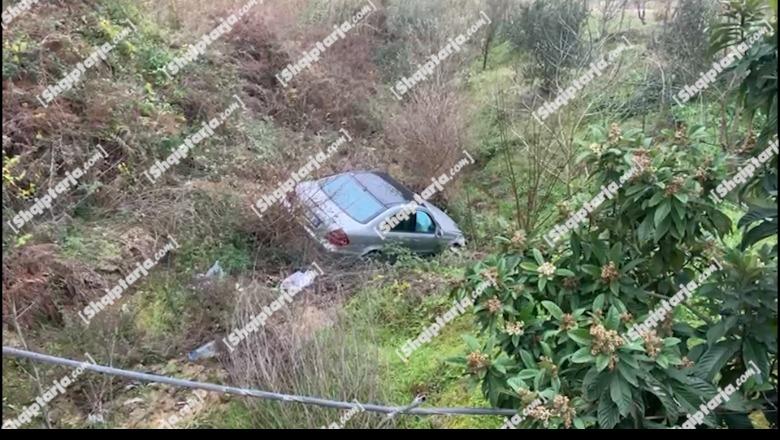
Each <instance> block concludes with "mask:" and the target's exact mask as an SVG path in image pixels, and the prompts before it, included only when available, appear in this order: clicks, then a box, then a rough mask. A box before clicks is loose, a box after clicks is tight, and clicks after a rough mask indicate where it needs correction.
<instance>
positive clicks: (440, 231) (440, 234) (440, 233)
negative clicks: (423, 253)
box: [436, 228, 444, 237]
mask: <svg viewBox="0 0 780 440" xmlns="http://www.w3.org/2000/svg"><path fill="white" fill-rule="evenodd" d="M436 236H437V237H442V236H444V232H442V230H441V228H436Z"/></svg>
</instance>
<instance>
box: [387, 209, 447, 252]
mask: <svg viewBox="0 0 780 440" xmlns="http://www.w3.org/2000/svg"><path fill="white" fill-rule="evenodd" d="M436 231H437V225H436V222H434V221H433V216H431V214H430V213H429V212H427V211H426V210H424V209H419V208H418V209H417V211H416V212H414V213H412V214H411V215H410V216H409V218H408V219H407V220H404V221H402V222H400V223H399V224H398V225H397V226H396V227H394V228H393V229H392V230H391V231H390V232H389V233H388V234H387V241H389V242H390V243H399V244H401V245H402V246H404V247H407V248H409V249H411V250H413V251H415V252H418V253H423V254H429V253H434V252H436V251H438V250H439V240H438V239H437V237H436Z"/></svg>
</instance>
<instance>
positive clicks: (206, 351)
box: [187, 341, 218, 362]
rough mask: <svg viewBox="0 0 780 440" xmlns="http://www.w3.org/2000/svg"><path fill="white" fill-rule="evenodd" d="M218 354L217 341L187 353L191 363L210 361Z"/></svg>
mask: <svg viewBox="0 0 780 440" xmlns="http://www.w3.org/2000/svg"><path fill="white" fill-rule="evenodd" d="M217 352H218V350H217V341H211V342H209V343H206V344H203V345H202V346H200V347H198V348H196V349H195V350H193V351H191V352H189V353H187V359H189V361H190V362H195V361H198V360H201V359H209V358H213V357H214V356H216V355H217Z"/></svg>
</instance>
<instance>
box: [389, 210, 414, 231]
mask: <svg viewBox="0 0 780 440" xmlns="http://www.w3.org/2000/svg"><path fill="white" fill-rule="evenodd" d="M414 224H415V215H414V214H411V215H409V218H408V219H406V220H403V221H402V222H401V223H398V224H397V225H396V226H395V227H394V228H393V229H391V230H390V231H391V232H414Z"/></svg>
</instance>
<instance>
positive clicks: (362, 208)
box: [321, 175, 385, 223]
mask: <svg viewBox="0 0 780 440" xmlns="http://www.w3.org/2000/svg"><path fill="white" fill-rule="evenodd" d="M321 186H322V190H323V191H325V194H327V195H328V197H330V199H331V200H332V201H333V203H335V204H336V205H337V206H338V207H339V208H341V210H342V211H344V212H346V213H347V214H349V216H350V217H352V218H353V219H355V221H357V222H359V223H368V221H369V220H371V219H373V218H374V217H376V216H377V215H379V213H381V212H382V211H384V210H385V207H384V206H383V205H382V204H381V203H380V202H379V201H378V200H377V199H376V198H375V197H374V196H373V195H371V193H370V192H368V191H367V190H366V189H365V188H363V187H362V186H360V184H358V182H357V181H356V180H355V179H354V178H352V177H351V176H348V175H341V176H336V177H333V178H330V179H326V180H325V181H324V182H323V183H322V185H321Z"/></svg>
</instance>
